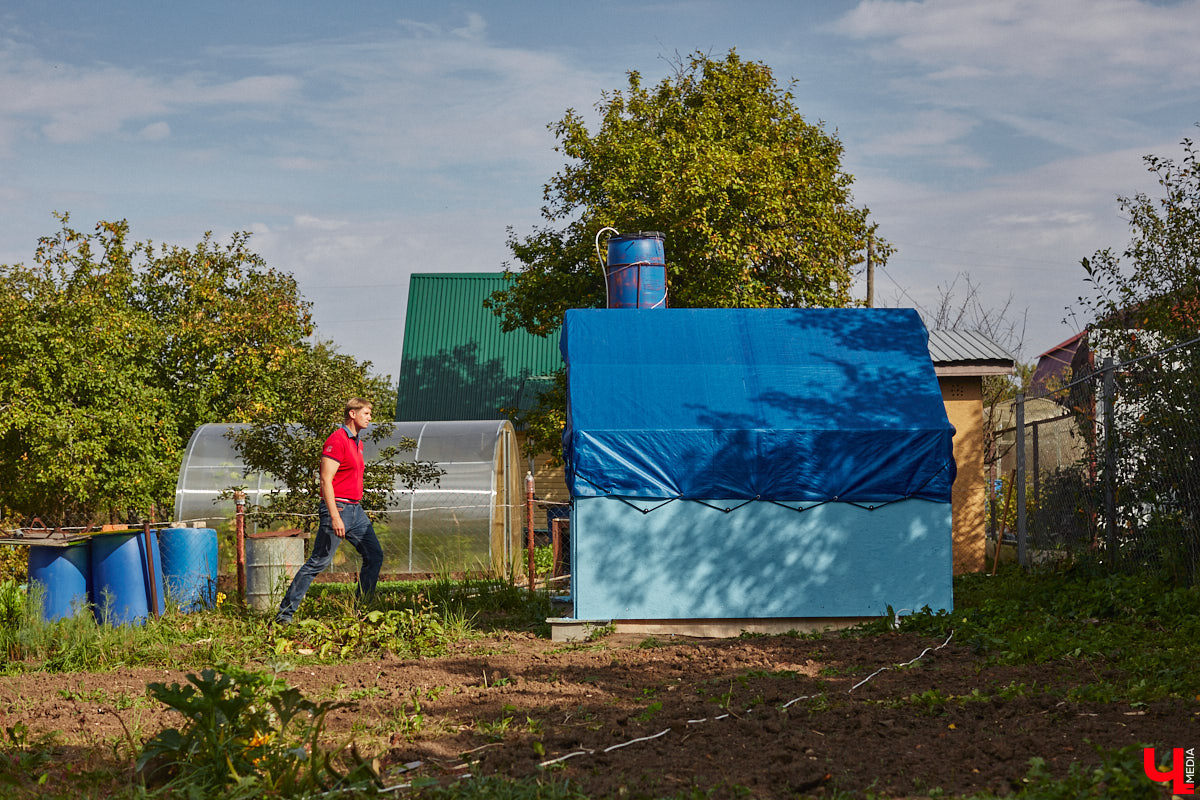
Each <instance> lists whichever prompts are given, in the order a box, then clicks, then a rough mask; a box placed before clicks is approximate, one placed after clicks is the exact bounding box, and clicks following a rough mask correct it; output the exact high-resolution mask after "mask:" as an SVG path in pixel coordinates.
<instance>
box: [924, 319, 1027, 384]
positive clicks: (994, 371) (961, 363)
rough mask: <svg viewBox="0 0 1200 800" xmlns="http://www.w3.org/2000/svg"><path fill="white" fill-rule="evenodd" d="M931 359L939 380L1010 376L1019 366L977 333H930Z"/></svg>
mask: <svg viewBox="0 0 1200 800" xmlns="http://www.w3.org/2000/svg"><path fill="white" fill-rule="evenodd" d="M929 357H930V358H932V359H933V367H934V371H935V372H936V373H937V374H938V376H939V377H943V376H955V375H961V376H972V375H1009V374H1011V373H1012V371H1013V367H1014V366H1015V363H1016V359H1014V358H1013V357H1012V355H1011V354H1009V353H1008V351H1006V350H1005V349H1004V348H1003V347H1001V346H1000V345H998V344H996V343H995V342H993V341H992V340H991V339H989V338H988V337H986V336H984V335H983V334H982V333H979V332H977V331H943V330H933V331H930V332H929Z"/></svg>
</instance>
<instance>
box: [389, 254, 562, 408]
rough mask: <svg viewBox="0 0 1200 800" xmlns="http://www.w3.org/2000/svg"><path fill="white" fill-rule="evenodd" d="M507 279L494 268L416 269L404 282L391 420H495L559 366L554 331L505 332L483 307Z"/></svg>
mask: <svg viewBox="0 0 1200 800" xmlns="http://www.w3.org/2000/svg"><path fill="white" fill-rule="evenodd" d="M506 285H507V283H506V281H505V279H504V273H502V272H456V273H423V274H416V275H413V276H412V278H411V279H410V280H409V284H408V314H407V317H406V318H405V323H404V353H403V358H402V361H401V364H400V379H399V382H398V385H397V398H396V419H397V420H398V421H422V420H430V421H432V420H475V419H480V420H482V419H503V418H504V414H503V413H501V411H500V409H501V408H513V407H526V406H528V405H530V404H531V402H532V401H533V400H535V399H536V397H537V394H538V392H536V391H531V390H532V389H533V388H534V387H535V386H536V387H538V388H539V389H540V388H541V387H542V386H544V385H545V376H547V375H550V374H552V373H554V372H555V371H556V370H558V369H559V368H561V367H562V356H561V355H560V354H559V352H558V334H557V333H554V334H551V335H549V336H546V337H541V336H533V335H532V334H529V333H526V332H525V331H523V330H516V331H510V332H508V333H505V332H504V331H502V330H501V328H500V318H499V317H497V316H496V315H495V314H493V313H492V311H491V310H490V309H487V308H484V307H483V301H484V300H486V299H487V298H488V297H489V296H490V295H491V294H492V292H495V291H497V290H498V289H503V288H505V286H506Z"/></svg>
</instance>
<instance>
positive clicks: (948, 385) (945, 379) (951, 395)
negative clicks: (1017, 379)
mask: <svg viewBox="0 0 1200 800" xmlns="http://www.w3.org/2000/svg"><path fill="white" fill-rule="evenodd" d="M929 356H930V358H931V359H932V360H933V368H934V372H935V373H936V374H937V379H938V386H939V387H940V388H941V391H942V401H943V402H944V403H945V406H946V415H947V416H948V417H949V419H950V423H951V424H952V425H953V426H954V461H955V462H956V463H957V464H958V478H957V479H956V480H955V481H954V492H953V495H952V500H951V503H952V505H953V509H954V574H955V575H960V574H962V573H964V572H980V571H982V570H983V569H984V568H985V567H986V563H985V562H986V557H985V550H986V546H987V545H986V532H987V526H986V522H987V516H986V511H987V497H986V495H987V481H986V476H985V475H984V467H983V461H984V408H983V379H984V378H985V377H987V376H989V375H1011V374H1012V372H1013V368H1014V367H1015V366H1016V361H1015V360H1014V359H1013V357H1012V356H1011V355H1009V354H1008V353H1007V352H1005V350H1004V348H1002V347H1000V346H999V345H998V344H996V343H995V342H993V341H992V340H991V339H989V338H987V337H986V336H984V335H983V334H981V333H977V332H975V331H941V330H933V331H930V332H929Z"/></svg>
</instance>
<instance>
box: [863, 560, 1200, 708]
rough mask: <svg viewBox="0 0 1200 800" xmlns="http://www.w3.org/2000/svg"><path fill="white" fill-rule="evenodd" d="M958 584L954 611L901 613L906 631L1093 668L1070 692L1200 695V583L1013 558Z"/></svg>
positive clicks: (1130, 696)
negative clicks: (1019, 564) (1020, 564)
mask: <svg viewBox="0 0 1200 800" xmlns="http://www.w3.org/2000/svg"><path fill="white" fill-rule="evenodd" d="M954 588H955V605H956V609H955V611H954V612H953V613H947V612H940V613H933V612H930V611H928V610H925V611H923V612H921V613H918V614H913V615H911V616H908V617H903V618H901V623H900V630H902V631H909V632H916V633H925V634H929V635H931V636H947V635H949V633H950V631H953V632H954V638H955V641H956V642H958V643H959V644H966V645H968V646H970V647H971V648H972V649H973V650H974V651H975V652H976V653H977V654H980V655H983V656H985V657H986V658H987V659H988V661H989V662H990V663H999V664H1037V663H1044V662H1050V661H1055V662H1063V663H1066V664H1069V665H1071V666H1072V668H1073V669H1076V670H1078V671H1080V672H1082V673H1083V674H1087V675H1089V676H1090V680H1089V681H1086V682H1082V683H1081V684H1080V685H1079V686H1077V687H1075V688H1074V689H1072V690H1071V691H1070V693H1069V695H1068V698H1067V699H1071V700H1097V701H1102V702H1115V701H1122V702H1148V701H1152V700H1159V699H1162V698H1166V697H1179V698H1187V699H1196V698H1200V672H1198V671H1197V670H1195V669H1194V666H1193V665H1195V664H1197V663H1200V614H1198V613H1197V609H1198V608H1200V587H1177V586H1172V585H1170V584H1168V583H1166V582H1163V581H1160V580H1157V579H1154V578H1152V577H1147V576H1137V575H1121V574H1111V573H1107V572H1102V571H1099V570H1095V569H1091V568H1087V567H1075V568H1070V567H1067V568H1061V569H1046V570H1038V571H1034V572H1032V573H1026V572H1024V571H1021V570H1019V569H1017V568H1015V567H1014V568H1012V569H1011V570H1010V571H1007V572H1002V573H1001V575H1000V576H997V577H994V578H993V577H989V576H987V575H982V574H979V575H965V576H962V577H960V578H958V579H956V581H955V586H954ZM872 625H875V626H876V628H877V629H886V628H887V625H886V623H884V624H882V625H876V624H875V623H872ZM868 627H869V626H868Z"/></svg>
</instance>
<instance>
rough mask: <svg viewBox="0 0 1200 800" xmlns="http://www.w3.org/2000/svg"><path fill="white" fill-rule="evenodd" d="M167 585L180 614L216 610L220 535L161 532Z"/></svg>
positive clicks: (183, 530)
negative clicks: (182, 612)
mask: <svg viewBox="0 0 1200 800" xmlns="http://www.w3.org/2000/svg"><path fill="white" fill-rule="evenodd" d="M158 548H159V550H160V551H161V552H162V574H163V582H164V583H165V584H166V587H167V594H169V595H170V596H171V599H172V600H173V601H174V602H175V604H176V605H178V606H179V610H180V611H185V612H186V611H198V610H200V609H204V608H212V607H213V605H214V604H215V602H216V598H217V532H216V530H214V529H213V528H163V529H162V530H161V531H159V532H158Z"/></svg>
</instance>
